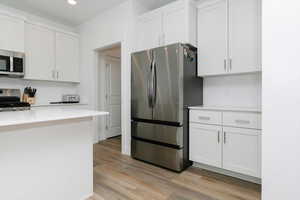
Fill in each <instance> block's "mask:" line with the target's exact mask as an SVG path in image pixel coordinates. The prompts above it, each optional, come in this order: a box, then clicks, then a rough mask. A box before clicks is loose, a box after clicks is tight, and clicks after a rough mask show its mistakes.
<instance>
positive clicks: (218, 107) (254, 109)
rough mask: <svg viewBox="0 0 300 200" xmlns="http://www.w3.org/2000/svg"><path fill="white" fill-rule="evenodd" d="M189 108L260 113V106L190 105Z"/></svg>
mask: <svg viewBox="0 0 300 200" xmlns="http://www.w3.org/2000/svg"><path fill="white" fill-rule="evenodd" d="M189 109H191V110H214V111H233V112H256V113H261V109H260V108H251V107H233V106H232V107H231V106H205V105H203V106H191V107H189Z"/></svg>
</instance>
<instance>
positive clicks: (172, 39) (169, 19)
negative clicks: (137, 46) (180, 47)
mask: <svg viewBox="0 0 300 200" xmlns="http://www.w3.org/2000/svg"><path fill="white" fill-rule="evenodd" d="M185 13H186V12H185V9H184V7H181V8H177V9H172V10H168V11H165V12H164V14H163V35H162V45H169V44H174V43H178V42H182V43H187V42H188V41H187V38H188V37H187V33H188V31H187V30H186V29H185V27H186V26H185V24H186V23H185V22H186V16H185ZM179 24H181V25H180V26H178V25H179Z"/></svg>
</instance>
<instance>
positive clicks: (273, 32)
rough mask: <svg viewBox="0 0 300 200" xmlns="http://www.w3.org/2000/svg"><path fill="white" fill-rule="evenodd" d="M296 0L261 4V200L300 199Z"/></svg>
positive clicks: (299, 57)
mask: <svg viewBox="0 0 300 200" xmlns="http://www.w3.org/2000/svg"><path fill="white" fill-rule="evenodd" d="M299 10H300V2H299V1H295V0H286V1H282V0H263V40H262V44H263V57H262V58H263V65H262V66H263V81H262V83H263V84H262V85H263V102H262V105H263V110H262V111H263V116H262V119H263V121H262V125H263V133H262V142H263V143H262V158H263V163H262V186H263V189H262V196H263V198H262V199H263V200H296V199H299V197H300V190H299V178H300V145H299V141H300V123H299V122H300V117H299V113H300V20H299V19H300V12H299Z"/></svg>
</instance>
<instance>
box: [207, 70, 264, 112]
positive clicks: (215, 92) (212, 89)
mask: <svg viewBox="0 0 300 200" xmlns="http://www.w3.org/2000/svg"><path fill="white" fill-rule="evenodd" d="M261 93H262V90H261V74H260V73H259V74H245V75H230V76H217V77H208V78H204V86H203V96H204V97H203V103H204V105H209V106H234V107H251V108H261Z"/></svg>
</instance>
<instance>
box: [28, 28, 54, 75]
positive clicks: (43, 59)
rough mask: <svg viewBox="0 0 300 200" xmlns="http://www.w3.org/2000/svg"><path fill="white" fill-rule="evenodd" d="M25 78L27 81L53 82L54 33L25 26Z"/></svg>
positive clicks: (45, 29)
mask: <svg viewBox="0 0 300 200" xmlns="http://www.w3.org/2000/svg"><path fill="white" fill-rule="evenodd" d="M25 38H26V42H25V48H26V70H25V73H26V76H25V78H28V79H37V80H54V79H55V76H54V67H55V33H54V32H53V31H51V30H49V29H47V28H43V27H40V26H36V25H32V24H26V34H25Z"/></svg>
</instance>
